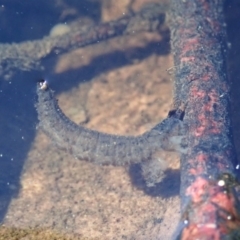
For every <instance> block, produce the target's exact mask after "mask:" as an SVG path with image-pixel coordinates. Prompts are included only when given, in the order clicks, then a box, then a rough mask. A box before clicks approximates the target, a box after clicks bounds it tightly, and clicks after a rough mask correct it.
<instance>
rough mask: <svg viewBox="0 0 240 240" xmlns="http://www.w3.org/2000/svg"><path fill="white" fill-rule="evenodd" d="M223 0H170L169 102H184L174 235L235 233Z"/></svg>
mask: <svg viewBox="0 0 240 240" xmlns="http://www.w3.org/2000/svg"><path fill="white" fill-rule="evenodd" d="M223 3H224V1H223V0H172V6H171V7H172V9H171V13H170V21H171V24H170V28H171V37H172V52H173V55H174V65H175V66H174V70H175V105H176V107H179V106H180V105H182V104H183V105H185V117H184V122H185V123H186V124H187V125H188V133H187V140H186V141H187V143H188V147H189V148H188V151H187V153H186V154H183V155H182V156H181V192H180V195H181V207H182V219H181V222H180V224H179V227H178V229H177V231H176V236H175V238H176V239H182V240H195V239H198V240H202V239H204V240H210V239H211V240H220V239H240V230H239V229H240V215H239V207H240V206H239V204H238V198H237V195H236V194H235V188H236V186H238V182H237V180H236V171H235V168H236V166H237V162H236V155H235V150H234V145H233V139H232V134H231V121H230V114H229V83H228V79H227V70H226V52H227V46H226V29H225V28H226V24H225V22H224V13H223Z"/></svg>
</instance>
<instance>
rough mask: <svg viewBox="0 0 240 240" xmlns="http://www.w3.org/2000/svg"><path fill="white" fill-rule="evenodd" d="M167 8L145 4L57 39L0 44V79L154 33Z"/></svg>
mask: <svg viewBox="0 0 240 240" xmlns="http://www.w3.org/2000/svg"><path fill="white" fill-rule="evenodd" d="M166 10H167V6H166V5H162V4H148V5H146V6H145V7H144V8H143V9H142V10H141V11H139V12H137V13H132V14H131V15H127V16H125V17H122V18H120V19H118V20H116V21H111V22H106V23H100V24H99V25H97V26H91V27H89V28H88V29H84V30H83V28H81V27H80V26H79V28H74V29H71V31H69V32H68V33H66V34H64V35H60V36H56V37H51V36H48V37H44V38H43V39H41V40H35V41H26V42H23V43H20V44H14V43H13V44H0V52H1V55H0V76H4V77H5V78H6V79H8V78H10V77H11V76H12V74H13V73H14V71H16V70H21V71H30V70H41V69H43V66H42V65H41V61H42V60H43V59H44V58H46V57H49V56H52V55H53V56H55V55H58V54H61V53H64V52H68V51H70V50H72V49H76V48H79V47H84V46H87V45H90V44H94V43H99V42H100V41H103V40H106V39H110V38H113V37H116V36H120V35H128V34H134V33H136V32H140V31H156V30H157V29H159V28H160V26H161V25H162V24H163V23H164V21H165V12H166Z"/></svg>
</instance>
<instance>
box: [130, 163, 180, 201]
mask: <svg viewBox="0 0 240 240" xmlns="http://www.w3.org/2000/svg"><path fill="white" fill-rule="evenodd" d="M165 174H166V176H165V177H164V178H163V180H162V181H161V182H160V183H157V184H155V186H153V187H147V186H146V183H145V180H144V179H143V177H142V174H141V167H140V165H139V164H133V165H131V166H130V168H129V175H130V178H131V182H132V184H133V185H134V186H135V187H137V188H138V189H140V190H142V191H144V192H145V193H146V194H147V195H150V196H152V197H158V196H161V197H163V198H169V197H173V196H177V195H179V191H180V171H179V170H173V169H168V170H167V171H166V172H165Z"/></svg>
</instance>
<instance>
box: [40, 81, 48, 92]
mask: <svg viewBox="0 0 240 240" xmlns="http://www.w3.org/2000/svg"><path fill="white" fill-rule="evenodd" d="M38 86H39V88H40V89H41V90H47V88H48V83H47V81H46V80H44V79H41V80H39V81H38Z"/></svg>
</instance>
